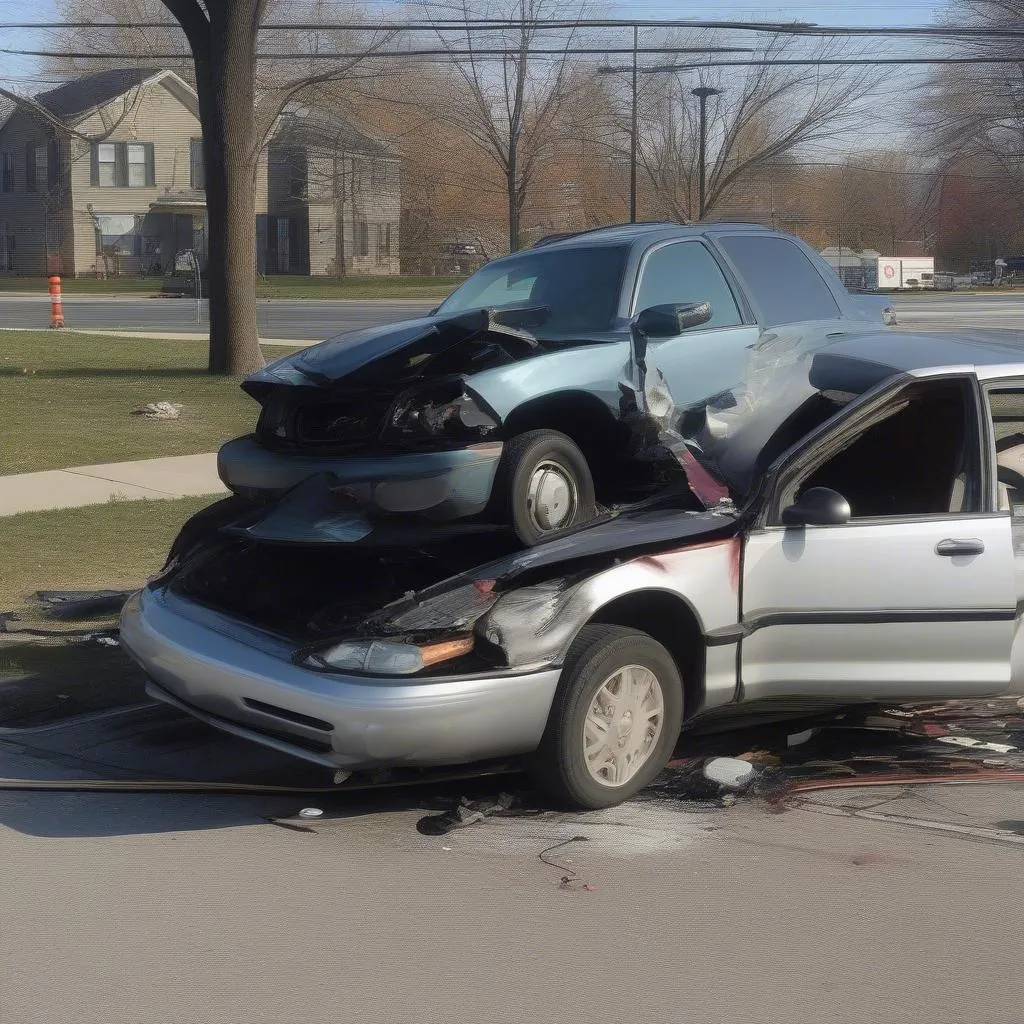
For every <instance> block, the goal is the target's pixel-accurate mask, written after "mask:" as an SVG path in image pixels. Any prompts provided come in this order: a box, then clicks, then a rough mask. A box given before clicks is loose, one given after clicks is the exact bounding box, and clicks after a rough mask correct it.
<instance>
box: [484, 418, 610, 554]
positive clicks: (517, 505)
mask: <svg viewBox="0 0 1024 1024" xmlns="http://www.w3.org/2000/svg"><path fill="white" fill-rule="evenodd" d="M498 472H499V477H498V483H497V486H496V488H495V497H496V502H495V506H496V508H497V509H499V510H500V514H501V515H502V516H503V518H506V519H507V520H508V521H509V522H510V523H511V525H512V528H513V529H514V530H515V532H516V536H517V537H518V538H519V540H520V541H522V543H523V544H524V545H526V547H532V546H533V545H534V544H536V543H537V542H538V541H539V540H541V539H543V538H544V537H548V536H550V535H551V534H553V533H556V532H558V531H559V530H565V529H568V528H569V527H570V526H578V525H579V524H580V523H585V522H587V520H589V519H593V518H594V515H595V513H596V507H597V503H596V498H595V495H594V477H593V475H592V474H591V472H590V466H589V465H588V463H587V459H586V456H584V454H583V452H582V451H580V449H579V446H578V445H577V444H576V443H575V442H574V441H573V440H572V439H571V438H569V437H566V436H565V434H560V433H559V432H558V431H557V430H530V431H528V432H527V433H525V434H520V435H518V436H517V437H514V438H512V440H511V441H509V442H507V444H506V445H505V451H504V454H503V455H502V461H501V466H500V469H499V471H498Z"/></svg>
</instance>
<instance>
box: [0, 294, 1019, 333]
mask: <svg viewBox="0 0 1024 1024" xmlns="http://www.w3.org/2000/svg"><path fill="white" fill-rule="evenodd" d="M893 303H894V305H895V306H896V309H897V316H898V318H899V322H900V325H901V326H902V327H907V328H919V329H922V330H956V329H966V328H978V327H983V328H1010V329H1013V330H1024V294H1019V293H1015V294H1006V295H956V294H950V295H941V296H928V297H924V298H922V297H920V296H912V295H897V296H894V298H893ZM433 305H434V303H431V302H424V301H421V300H416V299H406V300H388V299H379V300H366V301H356V300H302V299H271V300H264V301H262V302H260V303H259V309H258V314H257V316H258V324H259V332H260V336H261V337H262V338H266V339H277V340H282V341H285V340H295V341H322V340H323V339H324V338H329V337H331V336H332V335H334V334H338V333H340V332H342V331H350V330H355V329H357V328H360V327H370V326H373V325H375V324H385V323H393V322H394V321H397V320H403V319H405V318H407V317H412V316H417V315H421V314H423V313H426V312H428V311H429V310H430V309H431V307H432V306H433ZM64 317H65V320H66V321H67V324H68V326H69V327H75V328H90V327H91V328H96V329H99V330H139V331H150V332H151V331H154V330H167V331H169V332H173V333H185V334H198V335H205V333H206V331H207V329H208V328H207V319H206V311H205V309H204V310H203V313H202V322H201V323H199V324H197V323H196V305H195V302H194V301H193V300H191V299H137V298H116V299H112V298H96V297H77V296H71V297H69V298H67V299H65V300H64ZM49 318H50V307H49V302H48V301H47V300H46V299H45V298H44V297H40V298H39V299H33V298H25V297H22V296H0V327H20V328H27V329H42V328H47V327H49V323H50V319H49Z"/></svg>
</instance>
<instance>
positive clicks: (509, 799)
mask: <svg viewBox="0 0 1024 1024" xmlns="http://www.w3.org/2000/svg"><path fill="white" fill-rule="evenodd" d="M518 802H519V801H518V798H517V797H516V796H515V795H514V794H512V793H501V794H500V795H499V796H498V799H497V801H493V800H469V799H467V798H466V797H462V798H461V799H460V800H459V802H458V805H457V806H456V807H454V808H453V809H452V810H450V811H445V812H444V813H443V814H428V815H427V816H426V817H424V818H420V820H419V821H418V822H417V823H416V831H417V832H419V833H421V834H422V835H425V836H443V835H447V834H448V833H449V832H454V831H455V829H457V828H465V827H466V826H467V825H474V824H476V823H477V822H478V821H483V820H484V818H489V817H494V816H503V815H507V814H508V812H509V811H511V810H512V808H513V807H515V806H516V804H517V803H518Z"/></svg>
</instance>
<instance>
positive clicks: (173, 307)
mask: <svg viewBox="0 0 1024 1024" xmlns="http://www.w3.org/2000/svg"><path fill="white" fill-rule="evenodd" d="M435 305H437V303H436V302H424V301H421V300H415V299H409V300H405V299H403V300H389V299H377V300H368V301H355V300H306V299H267V300H264V301H262V302H260V303H259V306H258V309H257V324H258V327H259V333H260V337H261V338H270V339H278V340H282V341H284V340H296V341H323V340H324V339H325V338H329V337H331V336H332V335H334V334H338V333H339V332H341V331H351V330H356V329H357V328H360V327H372V326H374V325H376V324H385V323H393V322H394V321H396V320H405V319H407V318H408V317H413V316H418V315H421V314H423V313H426V312H428V311H429V310H430V309H432V308H433V307H434V306H435ZM63 306H64V320H65V322H66V324H67V326H68V327H74V328H78V329H88V328H95V329H98V330H133V331H153V330H161V329H165V330H168V331H171V332H173V333H175V334H177V333H187V334H197V335H205V334H206V333H207V331H208V330H209V320H208V314H207V311H206V303H205V302H204V303H203V304H202V307H203V308H202V315H201V322H200V323H196V303H195V300H194V299H163V298H160V299H148V298H145V299H136V298H97V297H91V296H90V297H85V296H82V297H79V296H70V297H67V298H65V299H64V303H63ZM49 326H50V304H49V300H48V299H44V298H40V299H32V298H25V297H22V296H0V327H20V328H26V329H29V330H34V329H44V328H48V327H49Z"/></svg>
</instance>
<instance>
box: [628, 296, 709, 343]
mask: <svg viewBox="0 0 1024 1024" xmlns="http://www.w3.org/2000/svg"><path fill="white" fill-rule="evenodd" d="M710 319H711V303H710V302H687V303H684V304H682V305H677V304H675V303H669V304H668V305H665V306H649V307H648V308H647V309H645V310H644V311H643V312H642V313H638V314H637V316H636V319H635V320H634V323H635V324H636V328H637V330H638V331H639V332H640V333H641V334H643V335H645V336H646V337H648V338H674V337H676V335H679V334H682V333H683V331H688V330H689V329H690V328H691V327H697V326H699V325H700V324H706V323H707V322H708V321H709V320H710Z"/></svg>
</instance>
